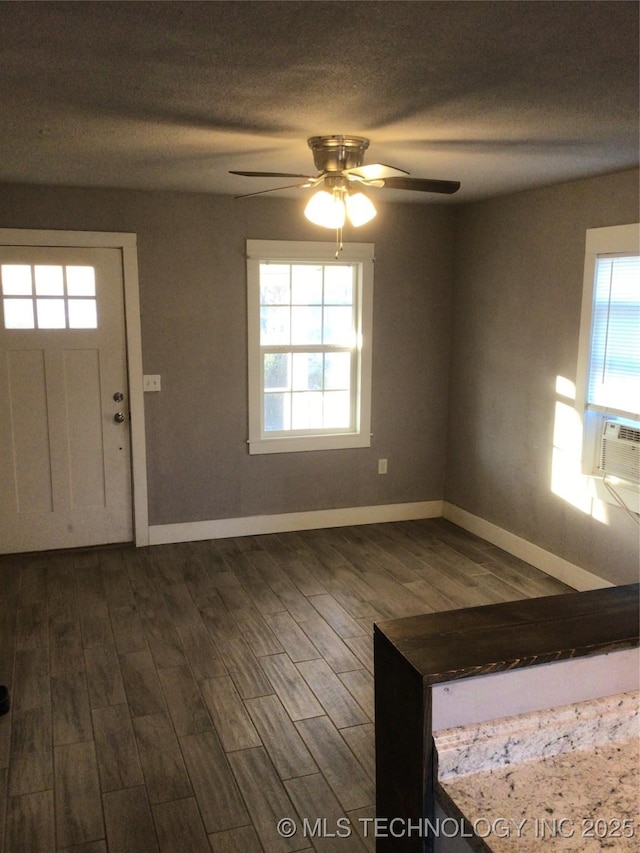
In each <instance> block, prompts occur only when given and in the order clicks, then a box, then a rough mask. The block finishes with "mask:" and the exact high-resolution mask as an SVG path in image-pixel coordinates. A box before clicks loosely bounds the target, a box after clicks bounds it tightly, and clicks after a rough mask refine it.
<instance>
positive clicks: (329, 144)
mask: <svg viewBox="0 0 640 853" xmlns="http://www.w3.org/2000/svg"><path fill="white" fill-rule="evenodd" d="M307 144H308V145H309V148H310V149H311V150H312V151H313V162H314V163H315V165H316V169H318V171H320V172H341V171H342V170H343V169H355V168H356V167H357V166H362V161H363V160H364V152H365V151H366V150H367V148H368V147H369V140H368V139H365V138H364V136H312V137H311V138H310V139H308V140H307Z"/></svg>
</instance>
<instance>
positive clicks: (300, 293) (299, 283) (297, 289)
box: [291, 264, 322, 305]
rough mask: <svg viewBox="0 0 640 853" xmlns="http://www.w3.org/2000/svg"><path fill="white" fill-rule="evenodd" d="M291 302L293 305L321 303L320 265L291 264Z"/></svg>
mask: <svg viewBox="0 0 640 853" xmlns="http://www.w3.org/2000/svg"><path fill="white" fill-rule="evenodd" d="M291 302H292V303H293V304H294V305H321V304H322V267H321V266H317V267H316V266H313V265H312V264H293V265H292V267H291Z"/></svg>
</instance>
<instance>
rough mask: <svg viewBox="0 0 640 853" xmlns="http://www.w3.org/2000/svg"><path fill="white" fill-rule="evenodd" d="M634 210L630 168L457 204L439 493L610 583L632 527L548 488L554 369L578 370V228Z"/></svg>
mask: <svg viewBox="0 0 640 853" xmlns="http://www.w3.org/2000/svg"><path fill="white" fill-rule="evenodd" d="M637 221H638V172H637V171H635V170H634V171H630V172H623V173H619V174H617V175H612V176H608V177H601V178H593V179H589V180H581V181H576V182H573V183H568V184H563V185H560V186H555V187H550V188H547V189H541V190H536V191H531V192H523V193H518V194H517V195H511V196H508V197H504V198H497V199H494V200H491V201H487V202H481V203H477V204H472V205H468V206H465V207H463V208H461V209H460V210H459V213H458V219H457V223H456V247H455V267H454V324H453V334H452V340H453V349H452V360H451V374H450V398H449V429H448V458H447V477H446V486H445V497H446V498H447V500H449V501H451V502H453V503H455V504H457V505H459V506H461V507H463V508H464V509H466V510H468V511H469V512H471V513H474V514H475V515H478V516H480V517H482V518H484V519H487V520H488V521H491V522H493V523H494V524H497V525H499V526H500V527H502V528H504V529H506V530H509V531H511V532H512V533H515V534H517V535H518V536H521V537H523V538H524V539H527V540H529V541H531V542H534V543H535V544H537V545H539V546H541V547H542V548H546V549H547V550H549V551H551V552H553V553H555V554H558V555H559V556H561V557H564V558H565V559H567V560H569V561H571V562H573V563H576V564H577V565H580V566H582V567H584V568H586V569H590V570H592V571H594V572H595V573H596V574H598V575H600V576H602V577H605V578H607V579H608V580H610V581H612V582H614V583H625V582H626V583H630V582H633V581H636V580H637V579H638V541H639V538H638V527H637V526H636V525H635V524H634V523H633V522H632V521H631V519H630V518H628V516H626V515H625V514H624V512H623V511H622V510H620V509H618V508H617V507H615V506H610V507H608V508H607V509H608V516H609V523H608V524H603V523H601V522H600V521H596V520H594V519H593V518H592V517H591V516H590V515H588V514H585V513H584V512H582V511H580V510H579V509H577V508H575V507H574V506H572V505H571V504H570V503H568V502H567V501H565V500H564V499H563V498H561V497H558V496H557V495H556V494H554V493H553V492H552V491H551V487H550V484H551V465H552V454H553V430H554V416H555V406H556V403H557V402H562V400H563V398H562V397H560V396H559V395H558V394H556V392H555V382H556V376H563V377H566V378H567V379H570V380H571V381H573V382H575V381H576V360H577V353H578V334H579V326H580V305H581V296H582V274H583V267H584V245H585V231H586V229H587V228H597V227H601V226H606V225H620V224H624V223H628V222H637Z"/></svg>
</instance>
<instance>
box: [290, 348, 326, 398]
mask: <svg viewBox="0 0 640 853" xmlns="http://www.w3.org/2000/svg"><path fill="white" fill-rule="evenodd" d="M293 388H294V391H320V390H322V353H318V352H300V353H294V356H293Z"/></svg>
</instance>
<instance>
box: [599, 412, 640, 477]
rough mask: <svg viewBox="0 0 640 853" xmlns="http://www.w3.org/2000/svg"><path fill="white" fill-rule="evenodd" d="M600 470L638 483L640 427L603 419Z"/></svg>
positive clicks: (639, 473)
mask: <svg viewBox="0 0 640 853" xmlns="http://www.w3.org/2000/svg"><path fill="white" fill-rule="evenodd" d="M600 470H601V471H602V472H603V473H604V474H611V475H613V476H614V477H620V478H621V479H622V480H629V481H630V482H632V483H640V429H636V428H635V427H630V426H626V425H625V424H621V423H618V422H617V421H605V424H604V430H603V431H602V446H601V452H600Z"/></svg>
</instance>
